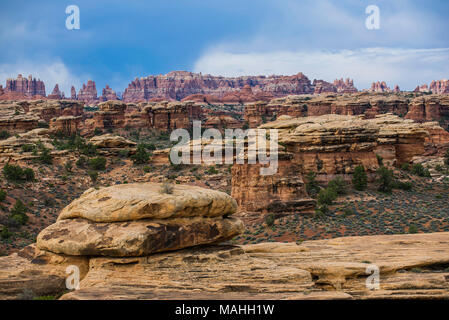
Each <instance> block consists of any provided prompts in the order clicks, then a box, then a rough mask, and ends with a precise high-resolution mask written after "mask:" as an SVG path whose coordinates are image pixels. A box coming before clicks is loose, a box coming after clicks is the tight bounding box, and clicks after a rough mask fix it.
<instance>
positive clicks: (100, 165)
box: [89, 157, 106, 170]
mask: <svg viewBox="0 0 449 320" xmlns="http://www.w3.org/2000/svg"><path fill="white" fill-rule="evenodd" d="M89 166H90V167H91V168H92V169H94V170H106V158H104V157H96V158H92V159H90V160H89Z"/></svg>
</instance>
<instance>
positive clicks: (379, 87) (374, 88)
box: [370, 81, 391, 92]
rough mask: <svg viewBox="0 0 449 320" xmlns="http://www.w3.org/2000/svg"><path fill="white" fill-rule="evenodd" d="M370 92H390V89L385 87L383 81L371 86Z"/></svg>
mask: <svg viewBox="0 0 449 320" xmlns="http://www.w3.org/2000/svg"><path fill="white" fill-rule="evenodd" d="M370 91H371V92H391V90H390V87H388V86H387V83H386V82H385V81H382V82H380V81H377V82H373V83H372V84H371V89H370Z"/></svg>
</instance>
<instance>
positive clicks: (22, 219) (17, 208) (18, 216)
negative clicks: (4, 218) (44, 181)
mask: <svg viewBox="0 0 449 320" xmlns="http://www.w3.org/2000/svg"><path fill="white" fill-rule="evenodd" d="M27 210H28V209H27V207H26V206H25V205H24V204H23V202H22V201H21V200H20V199H17V201H16V203H15V204H14V207H13V208H12V209H11V215H10V217H11V219H13V220H15V221H17V222H18V223H20V224H22V225H23V224H25V223H27V222H28V216H27V214H26V212H27Z"/></svg>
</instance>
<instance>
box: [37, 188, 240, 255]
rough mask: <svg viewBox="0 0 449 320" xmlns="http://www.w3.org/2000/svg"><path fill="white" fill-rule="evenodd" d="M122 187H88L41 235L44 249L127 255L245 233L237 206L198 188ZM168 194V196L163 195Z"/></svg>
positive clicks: (39, 246) (39, 245) (184, 245)
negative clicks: (97, 188) (235, 215)
mask: <svg viewBox="0 0 449 320" xmlns="http://www.w3.org/2000/svg"><path fill="white" fill-rule="evenodd" d="M163 188H164V185H162V184H153V183H143V184H124V185H118V186H112V187H107V188H102V189H99V190H95V189H93V188H92V189H89V190H87V191H86V192H85V193H84V194H83V195H82V196H81V197H80V198H79V199H77V200H75V201H74V202H72V203H71V204H70V205H68V206H67V207H66V208H64V209H63V210H62V212H61V214H60V216H59V218H58V221H57V222H56V223H55V224H53V225H50V226H49V227H47V228H46V229H44V230H43V231H42V232H41V233H40V234H39V236H38V239H37V247H38V248H39V249H40V250H45V251H50V252H54V253H58V254H64V255H75V256H109V257H128V256H146V255H148V254H150V253H154V252H161V251H169V250H176V249H181V248H185V247H190V246H195V245H201V244H207V243H214V242H220V241H224V240H227V239H230V238H232V237H234V236H235V235H238V234H239V233H241V232H242V231H243V224H242V222H241V221H240V220H238V219H234V218H229V217H228V215H232V214H233V213H234V212H235V211H236V209H237V204H236V202H235V201H234V200H233V199H232V198H231V197H230V196H228V195H227V194H225V193H222V192H218V191H213V190H206V189H202V188H199V187H192V186H182V185H175V186H172V187H171V188H172V190H170V191H164V189H163ZM164 192H166V193H164Z"/></svg>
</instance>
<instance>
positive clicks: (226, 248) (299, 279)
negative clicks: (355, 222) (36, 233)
mask: <svg viewBox="0 0 449 320" xmlns="http://www.w3.org/2000/svg"><path fill="white" fill-rule="evenodd" d="M448 243H449V233H447V232H443V233H432V234H407V235H382V236H364V237H345V238H336V239H330V240H314V241H305V242H303V243H301V244H300V245H297V244H295V243H259V244H254V245H246V246H241V247H239V246H230V245H214V246H209V247H193V248H187V249H184V250H180V251H172V252H163V253H157V254H152V255H149V256H143V257H107V256H104V257H86V256H67V255H61V254H54V253H51V252H47V251H42V250H39V249H37V248H36V247H35V246H34V245H32V246H29V247H26V248H25V249H23V250H22V251H20V252H19V253H16V254H13V255H11V256H8V257H0V269H1V270H2V272H1V273H0V298H2V299H14V298H19V299H20V298H21V297H22V294H23V292H25V291H28V292H30V291H32V292H33V293H34V295H35V296H40V295H45V294H55V293H58V292H61V291H63V290H64V289H65V287H64V282H65V278H66V276H67V274H66V273H65V268H66V267H67V266H68V265H76V266H78V267H79V268H80V276H81V279H82V281H81V283H80V289H79V290H75V291H72V292H70V293H67V294H65V295H64V296H62V299H63V300H67V299H75V300H85V299H90V300H102V299H226V300H229V299H289V300H303V299H306V300H317V299H318V300H319V299H447V298H449V294H448V292H449V283H448V281H447V279H448V277H449V273H448V272H447V270H445V269H444V266H445V265H447V264H448V263H449V260H448V257H447V254H446V253H447V251H448V250H449V247H448ZM368 267H378V268H379V276H380V287H379V289H378V290H370V289H368V288H367V286H366V280H367V277H368V276H369V275H370V274H371V273H372V272H368V271H367V270H368ZM414 269H419V270H420V272H419V273H418V272H414Z"/></svg>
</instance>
